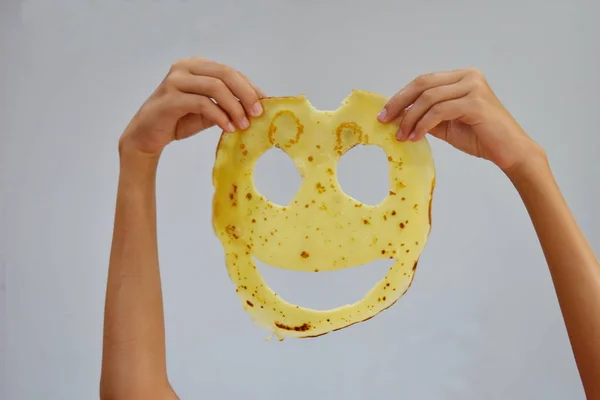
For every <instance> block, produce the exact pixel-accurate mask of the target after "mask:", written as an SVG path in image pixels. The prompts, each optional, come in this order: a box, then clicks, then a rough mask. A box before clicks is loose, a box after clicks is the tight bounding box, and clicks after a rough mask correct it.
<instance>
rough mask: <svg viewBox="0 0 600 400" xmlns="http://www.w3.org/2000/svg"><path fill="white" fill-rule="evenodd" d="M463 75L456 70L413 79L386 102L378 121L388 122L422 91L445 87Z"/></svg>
mask: <svg viewBox="0 0 600 400" xmlns="http://www.w3.org/2000/svg"><path fill="white" fill-rule="evenodd" d="M463 75H464V72H463V71H460V70H457V71H447V72H434V73H431V74H425V75H421V76H419V77H417V78H415V79H414V80H413V81H411V82H410V83H409V84H408V85H406V86H405V87H404V88H403V89H401V90H400V91H399V92H398V93H396V94H395V95H394V96H392V98H390V99H389V100H388V102H387V104H386V105H385V106H384V107H383V110H381V112H380V113H379V115H378V119H379V121H381V122H388V121H391V120H393V119H395V118H396V117H398V115H399V114H400V113H401V112H402V110H404V109H405V108H406V107H408V106H409V105H411V104H412V103H413V102H414V101H415V100H417V98H418V97H419V96H420V95H421V94H422V93H423V92H424V91H426V90H429V89H432V88H434V87H437V86H445V85H451V84H453V83H456V82H458V81H459V80H460V79H461V77H462V76H463Z"/></svg>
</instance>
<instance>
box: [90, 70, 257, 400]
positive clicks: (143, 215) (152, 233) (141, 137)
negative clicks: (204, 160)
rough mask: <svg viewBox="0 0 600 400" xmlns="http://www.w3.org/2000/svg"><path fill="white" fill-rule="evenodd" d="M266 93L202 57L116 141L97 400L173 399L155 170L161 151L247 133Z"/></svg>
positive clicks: (176, 74) (167, 83) (171, 80)
mask: <svg viewBox="0 0 600 400" xmlns="http://www.w3.org/2000/svg"><path fill="white" fill-rule="evenodd" d="M262 96H264V94H263V93H262V92H261V91H260V89H258V88H257V87H256V86H255V85H254V84H252V83H251V82H250V81H249V80H248V78H246V77H245V76H244V75H242V74H241V73H239V72H238V71H235V70H234V69H232V68H230V67H227V66H225V65H221V64H217V63H215V62H211V61H208V60H204V59H199V58H197V59H189V60H182V61H180V62H178V63H176V64H175V65H173V67H172V68H171V70H170V71H169V74H168V75H167V77H166V78H165V79H164V81H163V82H162V83H161V84H160V86H159V87H158V88H157V89H156V91H155V92H154V93H153V94H152V95H151V96H150V98H149V99H148V100H147V101H146V102H145V103H144V105H143V106H142V107H141V108H140V110H139V111H138V113H137V114H136V116H135V117H134V118H133V119H132V121H131V122H130V124H129V125H128V127H127V128H126V129H125V132H124V133H123V135H122V136H121V139H120V141H119V156H120V175H119V186H118V192H117V205H116V213H115V223H114V234H113V242H112V251H111V255H110V265H109V269H108V284H107V289H106V306H105V313H104V340H103V351H102V376H101V379H100V397H101V398H102V399H107V400H108V399H110V400H121V399H123V400H137V399H143V400H153V399H157V400H159V399H160V400H163V399H177V396H176V394H175V392H174V391H173V390H172V388H171V385H170V383H169V380H168V377H167V368H166V356H165V327H164V316H163V303H162V293H161V280H160V272H159V266H158V245H157V234H156V229H157V227H156V191H155V182H156V170H157V166H158V161H159V158H160V154H161V153H162V150H163V148H164V147H165V146H166V145H167V144H168V143H170V142H171V141H173V140H179V139H184V138H187V137H189V136H192V135H194V134H196V133H197V132H199V131H202V130H204V129H207V128H210V127H212V126H214V125H218V126H219V127H221V129H223V130H224V131H232V130H234V129H235V126H237V127H238V128H239V129H245V128H247V126H248V125H249V117H251V116H256V115H258V114H260V113H261V112H262V109H261V107H260V103H259V100H258V99H259V97H262Z"/></svg>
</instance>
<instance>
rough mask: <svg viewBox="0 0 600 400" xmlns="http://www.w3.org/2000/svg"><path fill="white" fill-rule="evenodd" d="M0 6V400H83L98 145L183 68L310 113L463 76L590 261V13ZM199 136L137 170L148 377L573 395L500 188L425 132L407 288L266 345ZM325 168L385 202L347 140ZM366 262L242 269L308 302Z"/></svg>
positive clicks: (108, 167)
mask: <svg viewBox="0 0 600 400" xmlns="http://www.w3.org/2000/svg"><path fill="white" fill-rule="evenodd" d="M0 10H1V14H0V15H1V23H0V29H1V30H2V31H1V33H2V37H1V39H2V40H1V43H0V45H1V46H2V48H1V53H0V54H1V56H0V59H1V75H0V80H1V87H0V88H1V92H0V96H1V98H0V99H1V104H0V105H1V108H0V121H1V122H2V129H1V130H0V139H1V140H0V191H1V192H0V193H1V197H0V357H1V361H2V369H1V371H0V372H1V374H0V378H1V381H0V397H1V398H2V400H36V399H42V398H43V399H61V400H62V399H92V398H97V392H98V381H99V374H100V360H101V345H102V318H103V305H104V293H105V283H106V274H107V264H108V256H109V251H110V242H111V235H112V223H113V212H114V203H115V194H116V185H117V178H118V158H117V152H116V148H117V147H116V145H117V140H118V137H119V135H120V133H121V132H122V130H123V128H124V127H125V125H126V124H127V122H128V121H129V119H130V118H131V117H132V116H133V114H134V113H135V112H136V111H137V108H138V107H139V106H140V105H141V103H142V102H143V101H144V100H145V98H146V97H147V96H148V95H149V94H150V93H151V92H152V90H153V89H154V88H155V87H156V85H157V84H158V83H159V82H160V81H161V79H162V78H163V76H164V75H165V74H166V72H167V71H168V68H169V66H170V64H171V63H172V62H174V61H176V60H177V59H178V58H181V57H187V56H193V55H201V56H204V57H208V58H212V59H215V60H218V61H220V62H224V63H228V64H231V65H232V66H234V67H236V68H238V69H240V70H242V71H243V72H245V73H246V74H247V75H248V76H250V77H251V78H252V79H253V80H255V81H256V82H257V83H258V84H259V85H260V86H261V87H262V88H263V89H264V90H265V91H266V92H267V93H268V94H269V95H273V96H279V95H297V94H300V93H305V94H306V95H307V96H308V97H309V99H310V100H311V101H312V102H313V104H314V105H315V106H317V107H319V108H324V109H335V108H337V106H338V105H339V103H340V101H341V100H342V99H343V98H344V97H345V96H346V95H347V94H348V93H349V92H350V90H351V89H353V88H356V89H364V90H370V91H375V92H380V93H383V94H385V95H392V94H394V93H395V92H396V91H397V90H398V89H400V88H401V87H402V86H404V85H405V84H406V83H408V82H409V81H410V80H411V79H413V78H414V77H415V76H417V75H419V74H422V73H426V72H432V71H437V70H446V69H454V68H462V67H470V66H474V67H478V68H480V69H481V70H482V71H483V72H484V73H485V74H486V75H487V77H488V79H489V81H490V83H491V85H492V87H493V88H494V90H495V91H496V93H497V94H498V96H499V97H500V98H501V100H502V101H503V102H504V103H505V105H506V106H507V108H508V109H509V110H510V111H511V112H512V113H513V114H514V115H515V117H516V118H517V119H518V120H519V122H520V123H521V124H522V126H523V127H524V128H525V129H526V130H527V131H528V132H529V134H531V135H532V136H533V137H534V138H535V139H536V140H537V141H538V142H539V143H541V144H542V145H543V146H544V147H545V149H546V150H547V152H548V154H549V157H550V160H551V164H552V168H553V170H554V172H555V174H556V177H557V179H558V181H559V183H560V185H561V187H562V190H563V192H564V195H565V196H566V198H567V200H568V202H569V204H570V206H571V208H572V210H573V212H574V214H575V215H576V217H577V219H578V221H579V223H580V225H581V227H582V229H583V230H584V232H585V233H586V235H587V238H588V240H589V241H590V242H591V244H592V246H593V247H594V249H595V250H596V251H597V252H598V251H600V214H599V213H598V204H599V203H600V189H599V188H598V182H599V180H598V176H599V175H600V164H599V163H598V153H599V151H600V139H599V132H598V124H597V118H598V115H599V113H598V110H599V109H600V99H599V97H598V90H599V89H600V78H599V74H598V71H600V58H599V57H598V38H600V27H599V25H598V24H597V21H596V20H595V16H597V15H598V12H599V5H598V3H597V2H595V1H593V0H589V1H586V0H572V1H547V0H504V1H481V0H457V1H452V2H450V1H443V0H438V1H433V0H429V1H428V0H424V1H398V0H396V1H376V2H367V1H342V0H337V1H320V2H317V1H291V0H286V1H275V0H273V1H241V0H238V1H234V0H221V1H192V0H188V1H183V0H170V1H167V0H160V1H159V0H154V1H152V0H145V1H142V0H135V1H134V0H129V1H126V0H120V1H117V0H103V1H100V0H86V1H83V0H81V1H77V2H76V1H67V0H62V1H59V0H55V1H52V2H50V1H46V0H28V1H21V2H19V1H14V0H2V2H1V4H0ZM218 136H219V132H218V131H217V130H216V129H211V130H209V131H207V132H204V133H202V134H201V135H199V136H197V137H194V138H193V139H190V140H187V141H184V142H180V143H176V144H173V145H171V146H169V147H168V149H167V150H166V151H165V153H164V156H163V159H162V160H161V164H160V169H159V174H158V188H157V190H158V224H159V242H160V243H159V247H160V262H161V270H162V276H163V286H164V298H165V312H166V326H167V340H168V343H167V347H168V349H167V350H168V367H169V375H170V377H171V380H172V383H173V385H174V387H175V389H176V390H177V392H178V393H179V395H180V396H181V398H183V399H194V398H211V399H242V398H244V399H259V398H260V399H278V398H286V399H290V400H292V399H306V398H314V399H324V400H325V399H342V398H343V399H366V398H367V397H368V396H373V398H398V399H582V398H583V397H584V395H583V390H582V387H581V384H580V382H579V378H578V374H577V370H576V367H575V363H574V359H573V356H572V353H571V350H570V347H569V342H568V338H567V335H566V331H565V329H564V326H563V322H562V319H561V315H560V310H559V308H558V303H557V301H556V298H555V295H554V291H553V287H552V283H551V280H550V278H549V274H548V271H547V268H546V265H545V262H544V258H543V255H542V253H541V251H540V248H539V246H538V242H537V239H536V237H535V233H534V231H533V229H532V227H531V225H530V221H529V219H528V217H527V214H526V212H525V210H524V207H523V206H522V204H521V202H520V199H519V197H518V195H517V193H516V192H515V190H514V189H513V187H512V186H511V185H510V183H509V182H508V180H507V179H506V178H505V177H504V176H503V174H502V173H501V172H500V171H498V170H497V169H496V168H494V167H493V166H492V165H490V164H489V163H487V162H485V161H482V160H478V159H474V158H471V157H468V156H466V155H463V154H460V153H459V152H457V151H454V150H453V149H452V148H450V147H449V146H447V145H446V144H445V143H441V142H438V141H436V140H435V138H430V141H431V144H432V147H433V151H434V155H435V160H436V166H437V173H438V180H437V182H438V184H437V189H436V191H435V197H434V208H433V231H432V233H431V236H430V241H429V243H428V245H427V247H426V249H425V252H424V253H423V255H422V259H421V262H420V264H419V265H420V268H419V270H418V273H417V275H416V279H415V282H414V285H413V286H412V288H411V290H410V291H409V292H408V293H407V295H406V296H405V297H404V298H402V300H401V301H399V302H398V303H397V304H396V305H395V306H394V307H392V308H391V309H389V310H387V311H385V312H384V313H382V314H381V315H379V316H378V317H376V318H374V319H372V320H371V321H369V322H366V323H363V324H359V325H355V326H353V327H351V328H348V329H344V330H342V331H339V332H336V333H333V334H330V335H326V336H323V337H321V338H318V339H312V340H286V341H284V342H281V343H278V342H277V341H271V342H266V341H265V340H264V339H265V337H266V336H267V335H268V332H266V331H263V330H261V329H259V328H257V327H256V326H254V325H253V324H252V323H251V321H250V319H249V317H248V315H247V314H245V313H244V312H243V311H242V309H241V307H240V305H239V303H238V299H237V297H236V295H235V290H234V287H233V286H232V284H231V283H230V281H229V280H228V276H227V273H226V270H225V265H224V257H223V251H222V248H221V246H220V243H219V242H218V240H217V238H216V237H215V236H214V234H213V231H212V227H211V198H212V193H213V192H212V190H213V189H212V186H211V168H212V164H213V161H214V151H215V146H216V143H217V140H218ZM363 150H364V151H363ZM367 150H368V151H367ZM257 169H258V171H257V185H258V187H259V189H261V190H262V191H263V192H265V193H266V194H267V195H268V196H270V197H272V198H273V199H274V200H278V199H285V198H288V199H289V198H290V197H291V195H292V193H293V190H294V189H295V188H296V187H297V184H298V182H299V179H300V178H299V177H298V174H297V172H296V171H295V170H294V168H293V166H292V164H291V162H290V160H288V159H286V158H285V157H283V156H282V154H278V153H277V152H272V153H268V154H267V155H266V156H265V158H264V159H263V160H261V161H260V163H259V165H258V167H257ZM341 174H342V177H341V178H340V179H341V181H342V184H343V185H344V188H345V189H346V190H347V191H348V192H350V194H353V195H355V196H356V197H358V198H359V199H361V200H364V201H367V202H377V201H378V200H380V199H381V198H382V197H383V195H384V194H385V193H386V188H385V186H386V180H387V177H386V170H385V160H384V159H383V157H382V155H381V152H378V151H377V149H355V150H353V151H351V152H350V153H349V154H348V155H347V156H346V157H344V158H343V159H342V166H341ZM386 267H387V265H386V264H385V263H383V264H382V263H376V264H375V265H372V266H365V267H358V268H355V269H351V270H346V271H343V272H339V273H330V274H301V273H292V272H288V271H282V270H276V269H273V268H271V269H269V268H268V267H267V266H262V270H264V274H265V277H266V279H267V281H268V282H269V283H270V284H271V285H272V286H273V288H274V289H275V290H276V291H278V292H279V293H280V294H281V295H282V296H284V297H286V298H288V299H289V300H291V301H293V302H297V303H299V304H302V305H307V306H313V307H319V308H329V307H333V306H337V305H340V304H343V303H344V302H348V301H355V300H357V299H359V298H360V297H362V295H363V294H364V292H365V291H366V290H367V289H369V288H370V287H371V285H372V284H374V283H375V281H376V280H378V279H380V278H381V277H382V276H383V274H384V272H385V268H386Z"/></svg>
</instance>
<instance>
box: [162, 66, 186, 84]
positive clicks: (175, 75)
mask: <svg viewBox="0 0 600 400" xmlns="http://www.w3.org/2000/svg"><path fill="white" fill-rule="evenodd" d="M183 75H184V74H183V72H182V71H181V70H180V69H176V70H173V71H172V72H170V73H169V75H167V78H166V79H165V86H166V87H167V89H173V88H177V87H178V86H179V84H181V81H182V79H183Z"/></svg>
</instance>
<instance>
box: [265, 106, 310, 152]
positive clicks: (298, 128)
mask: <svg viewBox="0 0 600 400" xmlns="http://www.w3.org/2000/svg"><path fill="white" fill-rule="evenodd" d="M282 115H289V116H290V117H292V119H293V120H294V122H295V123H296V137H295V138H294V139H290V140H289V142H288V144H286V147H289V146H292V145H294V144H296V143H298V140H300V136H302V134H303V133H304V125H302V124H301V123H300V120H299V119H298V117H297V116H296V114H294V113H293V112H291V111H290V110H282V111H279V112H278V113H277V114H275V116H274V117H273V119H272V120H271V124H270V125H269V142H271V144H275V132H277V125H275V122H276V121H277V118H279V117H281V116H282Z"/></svg>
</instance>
